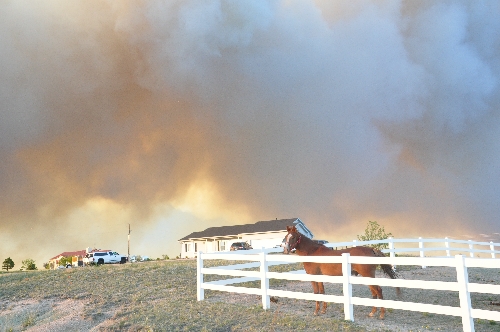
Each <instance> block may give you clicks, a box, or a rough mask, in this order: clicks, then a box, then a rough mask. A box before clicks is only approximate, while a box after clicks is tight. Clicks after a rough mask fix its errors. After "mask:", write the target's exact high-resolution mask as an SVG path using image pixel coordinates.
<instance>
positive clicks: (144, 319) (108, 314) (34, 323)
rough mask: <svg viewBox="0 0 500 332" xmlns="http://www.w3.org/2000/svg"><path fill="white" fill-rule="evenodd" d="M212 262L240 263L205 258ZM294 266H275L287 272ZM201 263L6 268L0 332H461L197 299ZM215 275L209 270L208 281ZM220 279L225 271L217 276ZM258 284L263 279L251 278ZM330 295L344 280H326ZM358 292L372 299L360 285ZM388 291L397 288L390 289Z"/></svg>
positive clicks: (413, 293) (476, 277) (306, 304)
mask: <svg viewBox="0 0 500 332" xmlns="http://www.w3.org/2000/svg"><path fill="white" fill-rule="evenodd" d="M206 263H207V264H210V265H211V266H215V265H221V264H222V265H226V264H228V263H234V262H219V261H207V262H206ZM290 268H294V269H296V268H300V264H296V265H295V266H291V267H290V266H281V267H273V269H274V270H276V271H282V272H283V271H285V270H288V269H290ZM400 273H401V274H402V277H403V278H405V279H415V280H443V281H455V280H456V274H455V272H454V270H453V269H450V268H437V267H434V268H427V269H421V268H419V267H406V268H404V269H400ZM195 278H196V262H195V261H193V260H176V261H159V262H158V261H154V262H148V263H136V264H126V265H113V266H108V265H106V266H99V267H86V268H76V269H64V270H56V271H25V272H9V273H3V274H0V332H3V331H23V330H27V331H427V330H435V331H436V330H440V331H461V329H462V328H461V320H460V318H459V317H448V316H441V315H434V314H426V313H420V312H411V311H402V310H391V309H389V310H388V313H387V316H386V319H385V320H383V321H381V320H378V319H370V318H367V317H366V315H367V314H368V312H369V311H370V308H368V307H362V306H355V309H354V314H355V323H350V322H345V321H344V320H343V318H344V316H343V313H342V306H341V305H340V304H331V305H330V307H329V310H328V312H327V314H326V315H321V316H319V317H315V316H313V315H312V312H313V310H314V302H312V301H302V300H294V299H286V298H279V299H278V302H277V303H272V304H271V309H270V310H267V311H264V310H262V308H261V299H260V297H259V296H255V295H242V294H231V293H224V292H216V291H205V296H206V300H205V301H202V302H198V301H196V279H195ZM213 278H214V276H206V278H205V280H210V279H213ZM217 278H219V277H217ZM469 279H470V281H471V282H477V283H491V284H500V272H499V271H498V270H486V269H471V270H470V271H469ZM270 285H271V288H275V289H286V290H297V291H303V292H311V286H310V284H309V283H303V282H288V281H278V280H271V282H270ZM245 286H247V287H259V283H258V282H253V283H246V285H245ZM326 291H327V294H337V295H340V293H341V286H340V285H335V284H327V286H326ZM353 292H354V296H359V297H370V294H369V291H368V288H367V287H365V286H354V289H353ZM384 296H385V298H387V299H395V292H394V291H393V290H392V289H391V288H390V287H384ZM403 300H404V301H412V302H421V303H432V304H441V305H453V306H457V305H458V295H457V294H456V293H454V292H439V291H423V290H419V289H406V290H404V298H403ZM498 302H500V299H499V298H498V296H495V295H489V294H473V295H472V303H473V307H474V308H480V309H487V310H499V309H500V306H496V305H493V304H491V303H498ZM475 325H476V331H500V322H488V321H479V320H475Z"/></svg>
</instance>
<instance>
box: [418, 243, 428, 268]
mask: <svg viewBox="0 0 500 332" xmlns="http://www.w3.org/2000/svg"><path fill="white" fill-rule="evenodd" d="M418 239H419V240H420V241H418V247H419V248H420V249H424V242H423V241H422V237H421V236H420V237H419V238H418ZM420 257H422V258H424V257H425V255H424V251H423V250H420ZM425 268H427V266H425V265H422V269H425Z"/></svg>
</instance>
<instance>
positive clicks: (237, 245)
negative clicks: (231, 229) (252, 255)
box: [229, 242, 253, 251]
mask: <svg viewBox="0 0 500 332" xmlns="http://www.w3.org/2000/svg"><path fill="white" fill-rule="evenodd" d="M250 249H253V248H252V246H251V245H249V244H248V243H247V242H234V243H233V244H231V247H230V248H229V250H231V251H235V250H250Z"/></svg>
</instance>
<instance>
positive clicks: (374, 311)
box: [368, 285, 378, 317]
mask: <svg viewBox="0 0 500 332" xmlns="http://www.w3.org/2000/svg"><path fill="white" fill-rule="evenodd" d="M368 287H369V288H370V292H371V293H372V298H373V299H376V298H377V293H378V292H377V288H376V287H378V286H373V285H369V286H368ZM376 312H377V307H373V309H372V311H371V312H370V313H369V314H368V316H369V317H373V315H375V313H376Z"/></svg>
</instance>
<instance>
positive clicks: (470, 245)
mask: <svg viewBox="0 0 500 332" xmlns="http://www.w3.org/2000/svg"><path fill="white" fill-rule="evenodd" d="M469 249H470V250H474V245H473V244H472V240H469ZM469 256H470V257H471V258H474V252H473V251H470V252H469Z"/></svg>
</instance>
